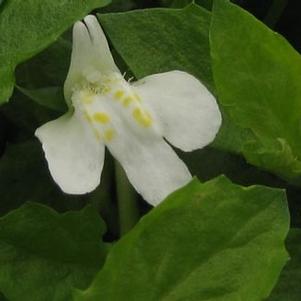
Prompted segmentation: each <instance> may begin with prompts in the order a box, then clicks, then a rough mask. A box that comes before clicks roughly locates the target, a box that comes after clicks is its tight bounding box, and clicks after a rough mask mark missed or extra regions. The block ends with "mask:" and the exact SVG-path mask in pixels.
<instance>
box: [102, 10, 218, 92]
mask: <svg viewBox="0 0 301 301" xmlns="http://www.w3.org/2000/svg"><path fill="white" fill-rule="evenodd" d="M98 16H99V19H100V22H101V24H102V25H103V27H104V28H105V30H106V33H107V34H108V36H109V38H110V39H111V41H112V43H113V45H114V47H115V49H116V50H117V52H118V53H119V54H120V55H121V57H122V58H123V60H124V61H125V62H126V64H127V65H128V66H129V67H130V69H131V70H132V71H133V73H134V75H135V76H136V77H137V78H142V77H144V76H146V75H149V74H153V73H159V72H165V71H169V70H175V69H178V70H183V71H189V72H190V73H191V74H193V75H195V76H197V77H198V78H201V79H202V80H203V81H204V84H206V85H207V86H208V87H210V88H211V89H212V87H213V80H212V74H211V64H210V61H211V59H210V51H209V40H208V33H209V26H210V13H209V12H208V11H207V10H206V9H203V8H201V7H199V6H197V5H194V4H192V5H189V6H187V7H186V8H184V9H167V8H156V9H146V10H138V11H131V12H126V13H114V14H103V15H98ZM154 28H155V30H154Z"/></svg>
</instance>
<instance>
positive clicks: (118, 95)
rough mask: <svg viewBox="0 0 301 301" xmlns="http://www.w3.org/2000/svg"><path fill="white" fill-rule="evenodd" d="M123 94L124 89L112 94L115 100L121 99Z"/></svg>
mask: <svg viewBox="0 0 301 301" xmlns="http://www.w3.org/2000/svg"><path fill="white" fill-rule="evenodd" d="M124 94H125V93H124V91H122V90H117V91H116V92H115V94H114V98H116V99H117V100H122V98H123V96H124Z"/></svg>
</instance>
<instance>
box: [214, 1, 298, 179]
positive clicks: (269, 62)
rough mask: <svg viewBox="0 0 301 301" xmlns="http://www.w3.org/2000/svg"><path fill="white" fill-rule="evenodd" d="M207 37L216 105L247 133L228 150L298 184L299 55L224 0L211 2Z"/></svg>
mask: <svg viewBox="0 0 301 301" xmlns="http://www.w3.org/2000/svg"><path fill="white" fill-rule="evenodd" d="M238 24H239V26H238ZM210 37H211V55H212V64H213V74H214V80H215V85H216V89H217V94H218V97H219V102H220V104H221V105H222V106H223V109H224V111H225V112H226V114H227V115H228V116H229V118H230V120H231V122H232V123H233V124H235V126H236V127H238V128H241V129H242V130H246V131H249V134H248V135H246V136H244V137H242V139H241V141H240V143H238V144H237V143H235V144H233V146H232V148H233V147H235V146H236V147H237V148H238V150H239V151H241V152H242V154H243V155H244V156H245V157H246V159H247V160H248V161H249V162H250V163H251V164H254V165H256V166H258V167H260V168H264V169H266V170H268V171H271V172H273V173H275V174H277V175H279V176H280V177H282V178H284V179H285V180H287V181H289V182H291V183H293V184H301V151H300V150H301V126H300V122H301V119H300V116H301V85H300V82H301V57H300V55H299V54H298V53H297V52H296V51H295V50H294V49H293V48H292V47H291V46H290V44H289V43H288V42H287V41H286V40H285V39H284V38H282V37H281V36H280V35H278V34H276V33H274V32H273V31H271V30H270V29H269V28H267V27H266V26H265V25H264V24H262V23H261V22H259V21H258V20H256V19H255V18H254V17H253V16H252V15H250V14H249V13H247V12H246V11H244V10H242V9H241V8H239V7H238V6H235V5H234V4H231V3H230V2H229V1H225V0H221V1H215V4H214V7H213V14H212V25H211V29H210ZM250 133H251V134H250ZM230 135H231V131H230V132H229V134H228V136H230Z"/></svg>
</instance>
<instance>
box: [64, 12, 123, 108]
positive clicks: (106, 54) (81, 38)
mask: <svg viewBox="0 0 301 301" xmlns="http://www.w3.org/2000/svg"><path fill="white" fill-rule="evenodd" d="M84 21H85V23H83V22H76V23H75V24H74V26H73V46H72V55H71V63H70V68H69V72H68V75H67V78H66V81H65V86H64V92H65V98H66V100H67V101H68V102H69V105H70V103H71V95H72V92H73V88H74V87H75V86H76V85H77V84H78V83H80V82H82V81H83V79H84V77H86V76H87V75H92V76H93V74H95V73H99V72H103V73H107V72H119V69H118V68H117V66H116V65H115V62H114V60H113V57H112V54H111V52H110V48H109V45H108V42H107V39H106V37H105V34H104V32H103V30H102V29H101V27H100V24H99V22H98V21H97V19H96V17H95V16H92V15H89V16H87V17H85V19H84Z"/></svg>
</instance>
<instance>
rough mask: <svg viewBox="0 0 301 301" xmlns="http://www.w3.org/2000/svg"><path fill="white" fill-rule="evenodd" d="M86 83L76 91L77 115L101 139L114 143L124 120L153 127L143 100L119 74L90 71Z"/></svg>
mask: <svg viewBox="0 0 301 301" xmlns="http://www.w3.org/2000/svg"><path fill="white" fill-rule="evenodd" d="M85 79H86V80H85V81H84V84H83V85H82V86H81V87H80V88H77V89H74V92H73V95H72V103H73V106H74V108H75V111H76V112H77V114H79V115H80V117H81V118H83V119H84V120H85V121H87V122H88V123H89V124H90V125H91V126H92V129H93V131H94V132H95V136H96V138H97V139H103V140H104V141H105V142H107V143H108V142H111V141H112V140H113V139H114V138H115V137H117V133H118V126H122V125H121V124H120V120H124V122H125V123H126V124H128V123H129V122H131V121H132V122H133V123H134V124H135V125H136V126H138V127H140V128H142V129H143V128H150V127H151V126H152V124H153V118H152V116H151V114H150V112H148V111H147V110H146V108H145V106H143V103H142V99H141V97H140V96H139V95H138V94H137V93H136V92H135V90H134V88H133V87H131V85H130V84H129V83H128V82H127V81H126V80H125V79H124V78H123V76H121V74H118V73H111V74H109V75H106V76H104V75H101V74H100V73H99V72H97V71H95V72H89V73H88V74H86V75H85Z"/></svg>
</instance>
